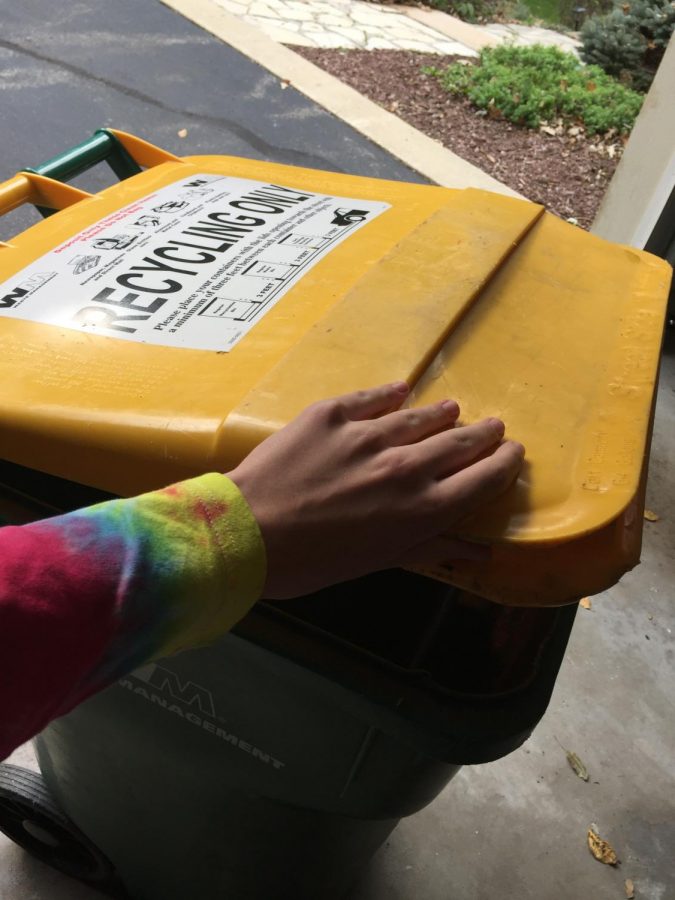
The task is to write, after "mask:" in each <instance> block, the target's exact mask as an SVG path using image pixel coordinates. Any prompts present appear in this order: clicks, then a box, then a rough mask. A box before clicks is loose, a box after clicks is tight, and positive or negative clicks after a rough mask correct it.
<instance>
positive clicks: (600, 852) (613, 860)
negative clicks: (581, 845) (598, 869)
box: [588, 825, 619, 866]
mask: <svg viewBox="0 0 675 900" xmlns="http://www.w3.org/2000/svg"><path fill="white" fill-rule="evenodd" d="M597 828H598V826H597V825H591V826H590V828H589V829H588V849H589V850H590V851H591V853H592V854H593V856H594V857H595V858H596V859H597V860H598V861H599V862H601V863H605V865H606V866H616V865H618V864H619V857H618V856H617V855H616V853H615V851H614V848H613V847H612V845H611V844H609V843H607V841H603V839H602V838H601V837H600V835H599V834H598V831H597Z"/></svg>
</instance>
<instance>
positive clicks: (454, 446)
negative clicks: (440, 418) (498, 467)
mask: <svg viewBox="0 0 675 900" xmlns="http://www.w3.org/2000/svg"><path fill="white" fill-rule="evenodd" d="M503 436H504V423H503V422H502V421H501V419H483V421H481V422H476V423H475V424H474V425H463V426H462V427H461V428H453V429H451V430H449V431H443V432H441V433H440V434H434V435H433V436H431V437H428V438H427V439H426V440H424V441H422V442H421V443H420V444H418V445H417V446H416V447H415V453H416V455H417V459H418V461H419V463H420V464H421V465H423V466H427V467H429V468H430V469H431V470H432V471H433V472H434V474H435V475H436V477H437V478H444V477H446V476H447V475H451V474H452V473H453V472H458V471H459V470H460V469H463V468H464V467H465V466H468V465H469V464H470V463H472V462H474V460H476V459H478V457H480V456H482V455H483V454H484V453H487V452H488V451H490V450H492V448H493V447H495V445H496V444H498V443H499V442H500V441H501V439H502V438H503Z"/></svg>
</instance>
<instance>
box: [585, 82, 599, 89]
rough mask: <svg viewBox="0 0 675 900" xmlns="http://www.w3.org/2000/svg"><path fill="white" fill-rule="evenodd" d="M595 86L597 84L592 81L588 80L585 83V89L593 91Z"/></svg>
mask: <svg viewBox="0 0 675 900" xmlns="http://www.w3.org/2000/svg"><path fill="white" fill-rule="evenodd" d="M596 88H597V84H596V83H595V82H594V81H589V82H587V84H586V90H587V91H594V90H595V89H596Z"/></svg>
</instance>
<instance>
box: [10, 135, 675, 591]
mask: <svg viewBox="0 0 675 900" xmlns="http://www.w3.org/2000/svg"><path fill="white" fill-rule="evenodd" d="M113 134H114V135H115V136H116V138H117V140H119V141H120V142H121V144H122V145H123V146H124V147H125V148H126V151H128V153H129V154H130V155H131V157H133V158H134V159H135V160H136V161H137V162H138V163H139V165H140V166H143V167H145V171H143V172H141V173H140V174H137V175H134V176H133V177H130V178H128V179H126V180H124V181H122V182H120V183H119V184H115V185H114V186H112V187H110V188H108V189H106V190H104V191H102V192H101V193H99V194H96V195H90V194H86V193H85V192H83V191H80V190H77V189H75V188H73V187H69V186H67V185H64V184H61V183H60V182H58V181H53V180H51V179H49V178H45V177H44V176H40V175H33V174H20V175H17V176H16V177H15V178H13V179H11V180H10V181H8V182H5V184H3V185H0V211H6V210H7V209H9V208H12V207H14V206H16V205H18V204H19V203H21V202H26V201H28V202H33V203H36V204H37V205H42V206H47V207H52V208H57V209H59V210H60V211H59V212H58V213H57V214H55V215H53V216H51V217H50V218H48V219H45V220H44V221H42V222H40V223H38V224H36V225H34V226H32V227H31V228H29V229H27V230H26V231H24V232H23V233H22V234H20V235H18V236H17V237H16V238H14V239H13V240H11V242H10V243H8V244H5V245H2V246H0V279H1V280H2V283H1V284H0V314H2V318H1V319H0V327H1V329H2V354H1V357H0V377H1V378H2V383H3V392H2V400H1V403H2V414H1V416H0V427H1V428H2V445H3V452H2V455H3V457H4V458H5V459H7V460H10V461H13V462H17V463H20V464H22V465H24V466H29V467H31V468H35V469H38V470H41V471H44V472H49V473H51V474H53V475H57V476H61V477H64V478H68V479H72V480H74V481H78V482H81V483H83V484H87V485H92V486H95V487H98V488H101V489H104V490H108V491H112V492H114V493H117V494H121V495H129V494H132V493H135V492H139V491H143V490H148V489H151V488H155V487H158V486H160V485H163V484H166V483H168V482H171V481H174V480H177V479H181V478H184V477H186V476H190V475H194V474H196V473H199V472H203V471H208V470H227V469H229V468H231V467H233V466H234V465H236V464H237V463H238V462H239V461H240V460H241V459H242V458H243V457H244V456H245V454H247V453H248V452H249V451H250V450H251V448H252V447H254V446H255V445H256V444H257V443H259V442H260V441H261V440H262V439H264V438H265V437H266V436H267V435H269V434H270V433H272V432H273V431H275V430H276V429H278V428H280V427H281V426H283V425H284V424H285V423H287V422H288V421H289V420H291V419H292V418H293V417H294V416H295V415H296V414H297V413H298V412H300V410H302V409H303V408H304V407H305V406H306V405H307V404H309V403H311V402H313V401H315V400H317V399H321V398H324V397H327V396H332V395H335V394H340V393H344V392H346V391H350V390H355V389H357V388H361V387H364V386H368V385H372V384H378V383H381V382H386V381H391V380H396V379H408V380H409V381H410V382H411V383H412V384H413V385H414V391H413V395H412V398H411V403H412V404H415V405H417V404H423V403H428V402H431V401H434V400H437V399H442V398H444V397H454V398H456V399H457V400H458V401H459V403H460V405H461V408H462V421H463V422H469V421H474V420H476V419H479V418H481V417H483V416H486V415H498V416H500V417H502V418H503V419H504V420H505V421H506V423H507V429H508V432H507V436H508V437H513V438H515V439H517V440H519V441H522V442H523V443H524V444H525V446H526V447H527V461H526V464H525V467H524V470H523V472H522V475H521V477H520V478H519V480H518V483H517V485H515V486H514V488H513V489H511V490H510V491H509V492H508V494H506V495H505V496H504V497H503V498H502V499H500V500H499V501H498V502H496V503H494V504H492V505H491V506H490V507H489V508H486V509H485V510H484V511H483V512H482V513H481V514H480V515H479V516H476V517H475V518H473V519H472V520H471V521H468V522H467V523H466V524H465V527H464V528H463V529H462V531H463V535H464V536H465V537H468V538H471V539H475V540H480V541H488V542H491V543H493V544H494V545H495V553H494V559H493V561H492V562H491V563H490V564H489V565H486V564H484V563H482V564H480V565H477V564H470V563H466V564H462V565H461V566H458V567H457V568H455V569H453V570H452V571H446V570H442V571H437V572H434V573H432V574H434V575H435V576H437V577H441V578H446V579H448V580H450V581H452V582H453V583H456V584H459V585H461V586H463V587H466V588H469V589H471V590H473V591H475V592H477V593H480V594H482V595H484V596H487V597H490V598H492V599H495V600H498V601H500V602H506V603H516V604H525V605H530V604H535V605H550V604H560V603H566V602H572V601H574V600H576V599H578V598H579V597H580V596H583V595H584V594H586V593H592V592H596V591H598V590H601V589H603V588H605V587H608V586H609V585H610V584H612V583H614V582H615V581H616V580H617V579H618V578H619V577H620V576H621V574H623V572H625V571H626V570H627V569H628V568H630V567H632V566H633V565H635V564H636V562H637V561H638V559H639V548H640V535H641V518H642V517H641V508H640V504H641V503H642V502H643V501H642V500H641V498H640V492H641V489H642V488H643V487H644V480H645V477H646V463H645V460H646V456H647V453H648V444H649V436H650V427H651V426H650V422H651V414H652V402H653V397H654V392H655V384H656V379H657V369H658V361H659V351H660V344H661V336H662V328H663V322H664V316H665V309H666V298H667V293H668V286H669V282H670V274H671V272H670V267H669V266H668V265H667V264H666V263H665V262H664V261H663V260H660V259H658V258H656V257H653V256H651V255H649V254H647V253H644V252H640V251H637V250H634V249H631V248H628V247H623V246H617V245H613V244H610V243H607V242H606V241H603V240H600V239H599V238H597V237H594V236H592V235H589V234H587V233H586V232H584V231H582V230H580V229H579V228H577V227H575V226H572V225H569V224H567V223H565V222H562V221H561V220H559V219H558V218H556V217H555V216H553V215H550V214H549V213H546V212H545V211H544V209H543V208H542V207H541V206H538V205H536V204H534V203H530V202H527V201H523V200H516V199H512V198H508V197H504V196H501V195H497V194H492V193H487V192H484V191H478V190H449V189H445V188H439V187H430V186H423V185H413V184H404V183H398V182H390V181H382V180H377V179H371V178H363V177H357V176H351V175H339V174H333V173H329V172H320V171H314V170H309V169H302V168H294V167H290V166H285V165H277V164H273V163H266V162H258V161H252V160H247V159H238V158H233V157H226V156H193V157H185V158H178V157H175V156H173V155H171V154H169V153H166V152H164V151H162V150H160V149H159V148H157V147H154V146H152V145H150V144H147V143H146V142H144V141H141V140H140V139H138V138H135V137H133V136H131V135H127V134H124V133H122V132H113Z"/></svg>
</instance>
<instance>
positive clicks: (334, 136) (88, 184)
mask: <svg viewBox="0 0 675 900" xmlns="http://www.w3.org/2000/svg"><path fill="white" fill-rule="evenodd" d="M0 20H1V21H2V28H1V29H0V72H1V77H0V122H1V123H2V154H1V156H0V180H4V179H6V178H9V177H11V176H12V175H14V174H15V172H17V171H18V170H20V169H21V168H23V167H25V166H35V165H37V164H39V163H40V162H42V161H43V160H45V159H48V158H49V157H51V156H54V155H55V154H57V153H59V152H61V151H62V150H65V149H66V148H68V147H70V146H71V145H74V144H77V143H78V142H79V141H81V140H83V139H84V138H85V137H88V136H89V135H90V134H91V133H92V132H93V131H95V130H96V129H97V128H100V127H102V126H111V127H115V128H119V129H121V130H122V131H129V132H131V133H133V134H137V135H138V136H139V137H142V138H144V139H146V140H148V141H151V142H152V143H155V144H158V145H159V146H161V147H163V148H165V149H166V150H170V151H171V152H172V153H176V154H178V155H181V156H184V155H191V154H199V153H205V154H231V155H234V156H245V157H248V158H251V159H264V160H273V161H275V162H281V163H288V164H291V165H298V166H306V167H309V168H316V169H327V170H330V171H335V172H349V173H352V174H357V175H370V176H374V177H379V178H393V179H402V180H407V181H418V182H423V181H425V179H424V178H423V177H422V176H420V175H418V174H417V173H416V172H415V171H413V170H412V169H410V168H408V167H407V166H405V165H403V164H402V163H400V162H399V161H398V160H396V159H394V158H393V157H392V156H390V155H389V154H388V153H386V152H385V151H384V150H382V149H380V148H379V147H378V146H376V145H375V144H373V143H371V142H370V141H369V140H368V139H366V138H364V137H363V136H362V135H360V134H359V133H358V132H357V131H355V130H354V129H352V128H350V127H349V126H348V125H345V124H344V123H343V122H341V121H340V120H339V119H337V118H336V117H335V116H333V115H331V114H330V113H328V112H326V111H325V110H324V109H322V108H321V107H320V106H318V105H317V104H316V103H313V102H311V101H310V100H308V99H307V98H306V97H304V96H303V95H302V94H300V93H299V92H298V91H297V90H295V88H293V87H292V86H288V85H286V84H284V83H282V81H281V80H280V79H279V78H277V77H276V76H274V75H272V74H270V73H269V72H268V71H267V70H266V69H264V68H263V67H262V66H261V65H259V64H257V63H255V62H253V61H252V60H250V59H248V58H247V57H245V56H243V55H242V54H241V53H238V52H237V51H236V50H234V49H232V48H231V47H228V46H227V45H226V44H224V43H222V42H221V41H219V40H218V39H217V38H215V37H213V36H212V35H210V34H208V33H207V32H205V31H203V30H202V29H200V28H198V27H197V26H196V25H193V24H192V23H191V22H189V21H188V20H187V19H184V18H182V17H181V16H179V15H176V14H175V13H174V12H172V11H171V10H169V9H167V8H166V7H165V6H162V4H161V3H159V2H156V0H143V2H138V0H114V2H102V0H83V2H72V3H53V2H49V0H22V2H21V3H10V2H9V0H2V2H0ZM183 129H185V130H186V131H187V135H186V137H184V138H181V137H179V136H178V132H179V131H183ZM111 177H112V176H111V173H110V171H109V170H108V169H107V167H106V166H105V165H103V166H101V167H100V168H99V169H98V170H94V171H92V172H91V173H86V174H85V175H83V176H81V177H80V178H79V179H77V180H75V181H74V182H73V183H74V184H76V185H80V186H81V187H83V188H84V189H86V190H91V191H97V190H100V189H101V188H103V187H105V186H106V185H107V184H109V183H110V180H111ZM32 220H33V215H32V213H29V212H28V211H26V210H23V211H21V213H20V214H19V213H13V214H10V216H7V217H4V218H3V219H1V220H0V239H2V238H3V237H4V238H5V239H7V237H9V236H11V233H12V230H14V231H18V230H21V228H23V227H25V226H26V225H27V224H28V223H29V222H30V221H32Z"/></svg>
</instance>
